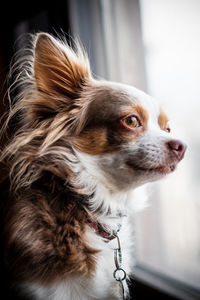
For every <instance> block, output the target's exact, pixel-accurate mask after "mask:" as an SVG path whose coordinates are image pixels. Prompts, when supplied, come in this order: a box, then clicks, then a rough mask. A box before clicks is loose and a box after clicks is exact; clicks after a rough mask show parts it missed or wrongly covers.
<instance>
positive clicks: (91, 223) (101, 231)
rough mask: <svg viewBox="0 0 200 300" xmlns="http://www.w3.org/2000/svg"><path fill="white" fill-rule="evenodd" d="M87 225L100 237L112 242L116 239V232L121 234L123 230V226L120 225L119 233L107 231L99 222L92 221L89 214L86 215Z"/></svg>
mask: <svg viewBox="0 0 200 300" xmlns="http://www.w3.org/2000/svg"><path fill="white" fill-rule="evenodd" d="M86 224H87V225H89V227H90V228H92V229H94V231H95V233H96V234H98V235H100V236H101V237H102V238H104V239H105V240H107V241H111V240H113V239H115V238H116V232H119V231H120V229H121V224H120V223H119V224H118V229H117V231H116V232H115V231H112V233H111V232H109V231H107V230H106V229H105V227H104V226H103V225H102V224H101V223H99V222H98V221H96V220H94V219H92V218H91V217H90V216H89V215H88V214H87V215H86Z"/></svg>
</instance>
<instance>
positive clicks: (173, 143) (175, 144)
mask: <svg viewBox="0 0 200 300" xmlns="http://www.w3.org/2000/svg"><path fill="white" fill-rule="evenodd" d="M167 145H168V147H169V149H170V150H172V151H173V153H174V154H175V155H176V157H177V159H178V160H181V159H183V157H184V154H185V151H186V149H187V145H186V144H185V143H183V142H182V141H179V140H170V141H169V142H168V143H167Z"/></svg>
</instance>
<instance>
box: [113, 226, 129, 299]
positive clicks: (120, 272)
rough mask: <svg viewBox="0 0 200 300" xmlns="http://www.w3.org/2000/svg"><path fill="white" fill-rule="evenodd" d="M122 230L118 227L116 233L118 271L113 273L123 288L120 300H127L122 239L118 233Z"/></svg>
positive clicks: (116, 265)
mask: <svg viewBox="0 0 200 300" xmlns="http://www.w3.org/2000/svg"><path fill="white" fill-rule="evenodd" d="M120 229H121V225H119V226H118V230H117V231H116V232H115V233H114V235H115V237H116V239H117V248H116V249H115V250H114V261H115V267H116V269H115V270H114V272H113V277H114V278H115V280H116V281H118V282H119V284H120V287H121V296H120V300H126V298H125V289H124V281H125V280H126V271H124V269H122V267H121V266H122V250H121V244H120V239H119V236H118V232H119V231H120Z"/></svg>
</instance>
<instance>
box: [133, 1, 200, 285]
mask: <svg viewBox="0 0 200 300" xmlns="http://www.w3.org/2000/svg"><path fill="white" fill-rule="evenodd" d="M140 2H141V15H142V28H143V40H144V45H145V59H146V74H147V84H148V93H150V94H151V95H152V96H155V97H157V98H158V99H160V100H161V102H163V106H164V108H165V110H167V112H168V114H169V116H170V119H171V120H172V121H171V127H172V134H173V135H174V136H175V137H177V138H179V139H183V140H184V141H185V142H186V143H187V144H188V150H187V153H186V156H185V159H184V160H183V161H182V162H181V163H180V166H179V168H178V170H177V171H176V172H175V173H174V174H172V175H169V177H167V178H166V179H164V180H163V181H161V182H159V183H157V184H154V185H153V192H152V193H151V196H150V206H149V207H148V208H146V209H145V210H143V211H142V212H140V213H139V214H137V216H136V235H137V258H138V262H140V263H143V264H145V265H148V266H150V267H151V268H154V269H156V270H158V271H160V272H163V273H165V274H167V275H170V276H172V277H173V278H176V279H179V280H181V281H183V282H185V283H188V284H191V285H192V286H194V287H197V288H199V287H200V154H199V153H200V133H199V131H200V117H199V116H200V17H199V16H200V1H199V0H151V1H149V0H141V1H140Z"/></svg>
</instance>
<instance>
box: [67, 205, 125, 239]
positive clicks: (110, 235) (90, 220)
mask: <svg viewBox="0 0 200 300" xmlns="http://www.w3.org/2000/svg"><path fill="white" fill-rule="evenodd" d="M75 207H76V204H75V203H73V204H71V203H70V204H68V209H69V210H73V209H74V208H75ZM82 209H83V210H84V216H85V223H86V224H87V225H88V226H89V227H90V228H92V229H93V230H94V231H95V233H96V234H97V235H99V236H101V237H102V238H104V239H105V241H111V240H113V239H114V238H116V236H117V233H118V232H119V231H120V229H121V226H122V225H121V224H120V222H119V223H118V228H117V230H116V231H114V230H113V231H112V232H110V231H109V230H106V228H105V226H103V225H102V224H101V223H100V222H98V221H97V220H96V219H95V218H94V217H93V216H92V214H91V213H90V212H89V211H88V210H87V209H85V208H82ZM125 216H126V215H123V214H121V213H118V214H117V215H116V217H111V218H116V219H121V218H122V217H125Z"/></svg>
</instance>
